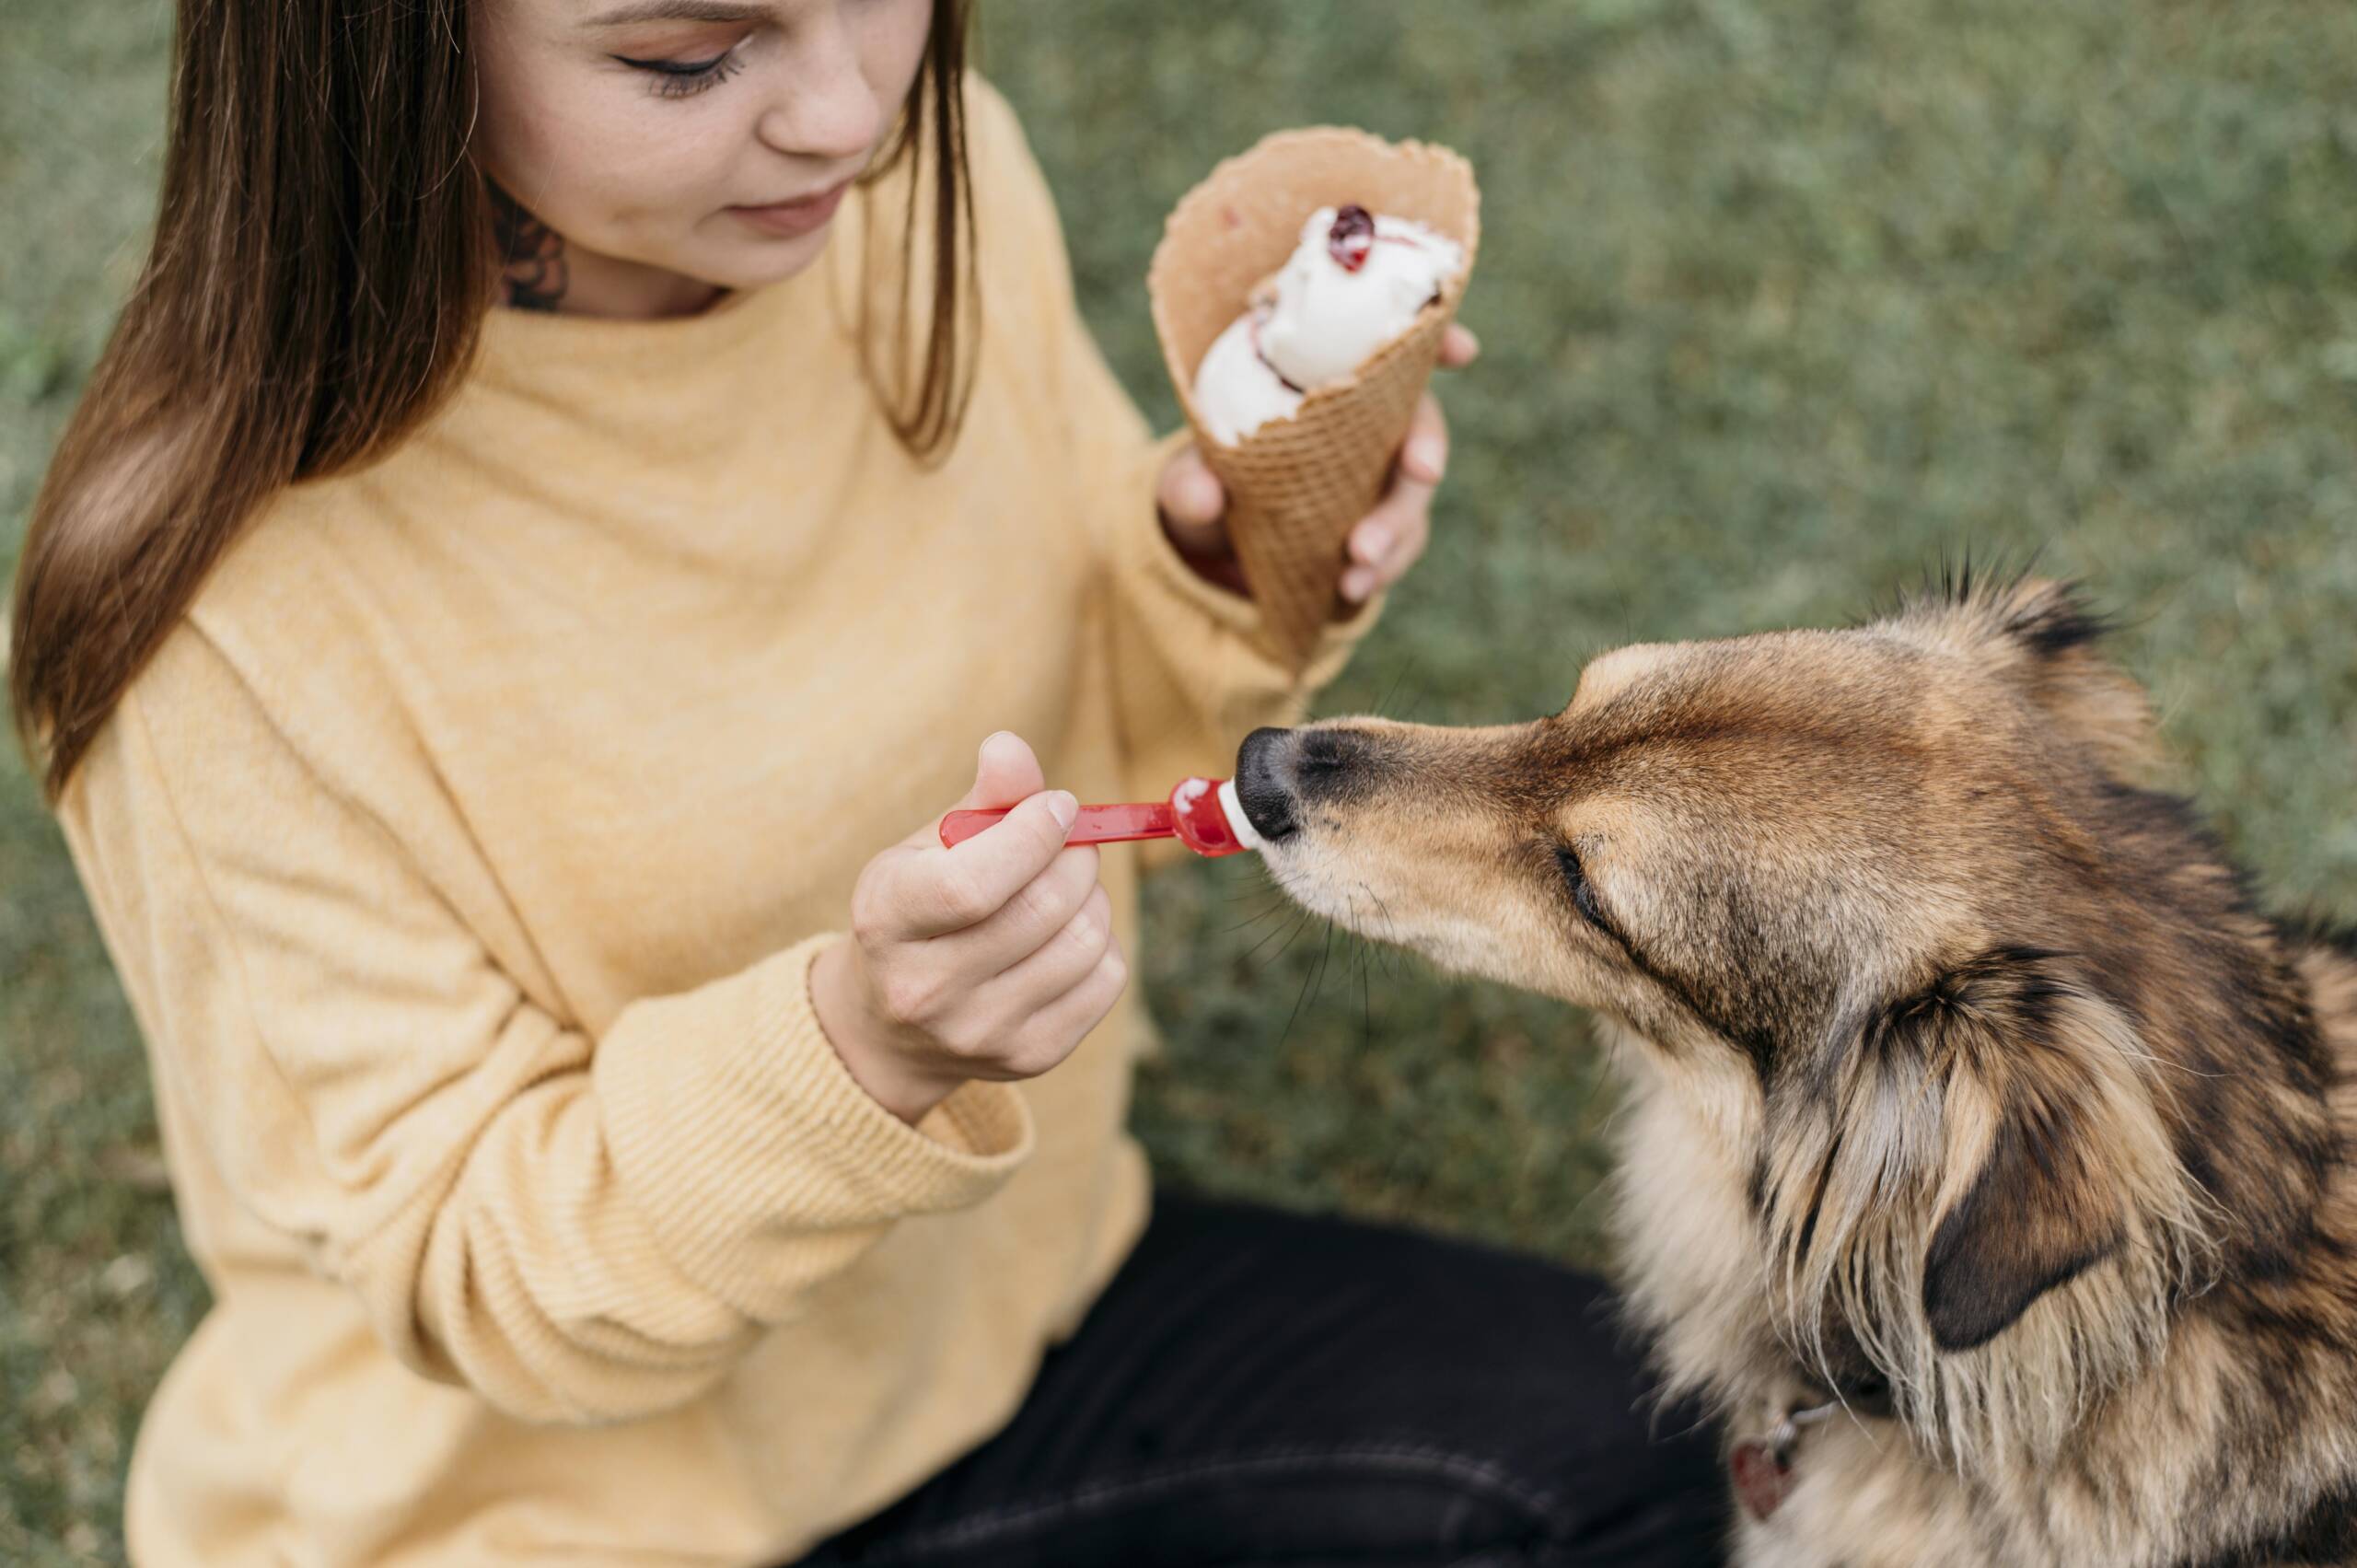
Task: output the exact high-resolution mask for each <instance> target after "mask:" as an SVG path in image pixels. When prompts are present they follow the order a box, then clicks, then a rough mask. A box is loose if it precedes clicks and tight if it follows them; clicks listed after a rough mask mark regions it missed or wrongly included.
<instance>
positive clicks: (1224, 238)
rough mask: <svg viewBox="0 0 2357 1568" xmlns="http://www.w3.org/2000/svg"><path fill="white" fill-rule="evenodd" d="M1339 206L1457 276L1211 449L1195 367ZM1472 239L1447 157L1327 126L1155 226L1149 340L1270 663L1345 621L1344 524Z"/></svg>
mask: <svg viewBox="0 0 2357 1568" xmlns="http://www.w3.org/2000/svg"><path fill="white" fill-rule="evenodd" d="M1352 202H1355V203H1358V204H1359V205H1361V206H1363V207H1365V208H1366V209H1367V210H1368V211H1370V212H1374V213H1383V214H1388V215H1393V216H1397V217H1404V218H1414V219H1416V220H1418V221H1419V222H1422V223H1424V224H1427V225H1430V226H1432V227H1433V228H1434V229H1436V230H1438V231H1439V232H1441V233H1443V234H1446V235H1447V236H1448V237H1449V238H1452V239H1455V240H1456V241H1457V243H1458V244H1459V245H1461V246H1463V247H1464V248H1465V265H1464V267H1463V268H1461V269H1460V270H1459V271H1458V273H1457V275H1456V276H1455V277H1454V278H1451V279H1450V280H1448V281H1447V282H1446V284H1445V285H1443V286H1442V291H1441V296H1440V297H1439V298H1438V299H1437V300H1435V301H1434V302H1433V303H1432V304H1431V305H1429V306H1427V307H1425V308H1424V311H1423V314H1422V315H1421V316H1419V317H1417V318H1416V321H1415V324H1414V325H1413V326H1411V328H1410V329H1409V330H1408V331H1405V332H1403V333H1401V334H1400V335H1399V337H1397V338H1395V339H1393V340H1392V341H1391V342H1390V343H1387V344H1386V345H1385V346H1384V347H1383V348H1381V349H1379V350H1377V351H1376V354H1374V355H1373V356H1372V357H1371V358H1369V359H1368V360H1367V361H1366V363H1365V364H1364V365H1362V366H1359V368H1358V370H1357V372H1356V373H1355V374H1353V375H1352V376H1350V377H1345V378H1344V379H1342V380H1341V381H1337V382H1334V383H1331V384H1329V385H1327V386H1324V387H1319V388H1318V389H1316V390H1314V391H1312V392H1310V393H1309V394H1308V395H1307V396H1306V398H1304V399H1303V400H1302V403H1301V407H1300V408H1299V410H1297V411H1296V412H1295V414H1294V416H1293V417H1292V418H1290V419H1283V420H1276V421H1272V422H1271V423H1270V424H1264V425H1262V426H1261V427H1260V429H1258V430H1256V431H1254V432H1253V433H1252V434H1251V435H1249V436H1245V437H1244V438H1243V440H1242V441H1241V442H1239V443H1237V445H1234V446H1227V445H1223V444H1222V443H1221V442H1219V441H1217V440H1215V439H1213V436H1212V435H1211V433H1210V431H1209V430H1208V429H1207V428H1206V427H1205V425H1204V424H1203V421H1202V416H1201V414H1199V413H1198V412H1196V409H1195V401H1194V384H1195V369H1196V366H1200V365H1201V364H1202V359H1203V354H1204V353H1205V351H1206V350H1208V349H1209V348H1210V347H1211V345H1212V341H1213V339H1214V338H1216V337H1218V336H1219V334H1220V333H1221V332H1222V331H1225V330H1226V328H1227V326H1228V324H1229V323H1230V322H1232V321H1234V320H1235V319H1236V318H1237V316H1238V315H1240V314H1241V313H1242V312H1243V310H1244V309H1245V307H1246V304H1247V301H1248V297H1249V296H1250V295H1251V293H1252V291H1253V289H1254V288H1255V287H1256V286H1257V285H1260V284H1261V283H1262V282H1263V281H1264V280H1266V279H1267V278H1269V277H1270V275H1271V274H1272V273H1275V272H1277V271H1278V270H1279V269H1280V268H1282V267H1283V265H1284V263H1285V261H1286V259H1287V258H1288V257H1290V256H1291V255H1292V254H1293V251H1294V247H1295V245H1296V244H1298V243H1299V242H1300V239H1301V226H1302V223H1303V221H1304V220H1305V219H1306V218H1307V217H1308V216H1309V215H1310V214H1311V213H1313V212H1315V211H1317V210H1318V208H1319V207H1326V206H1340V205H1342V204H1344V203H1352ZM1480 238H1481V195H1480V190H1479V189H1478V188H1477V187H1476V186H1475V184H1474V181H1473V169H1472V167H1471V166H1470V165H1469V164H1468V163H1467V162H1466V161H1465V160H1464V159H1463V158H1461V157H1458V156H1457V154H1455V153H1453V152H1450V151H1449V150H1448V149H1447V148H1446V147H1437V146H1428V145H1425V144H1423V143H1421V142H1400V143H1397V144H1395V143H1390V142H1386V141H1384V140H1383V139H1382V138H1380V137H1377V136H1373V135H1370V134H1367V133H1365V132H1364V131H1353V130H1346V129H1341V128H1339V127H1332V126H1318V127H1312V128H1309V129H1306V130H1298V131H1280V132H1278V133H1277V134H1274V135H1271V136H1269V137H1266V138H1265V139H1263V140H1262V141H1261V142H1260V144H1259V145H1256V146H1254V147H1253V148H1252V149H1251V150H1250V151H1248V152H1246V153H1242V154H1239V155H1238V156H1237V157H1231V158H1228V159H1227V160H1225V162H1223V163H1221V164H1220V165H1219V166H1218V167H1217V168H1214V169H1213V170H1212V171H1211V173H1210V174H1209V175H1208V176H1207V177H1205V179H1204V180H1203V181H1202V183H1201V184H1200V185H1198V186H1196V187H1195V188H1194V190H1192V191H1190V192H1188V193H1187V195H1186V196H1185V198H1184V199H1182V200H1181V201H1180V202H1179V205H1178V206H1177V207H1176V208H1174V209H1173V210H1172V211H1171V214H1170V217H1169V220H1168V221H1167V223H1166V224H1165V225H1164V226H1163V234H1162V243H1161V244H1160V245H1159V246H1158V247H1156V248H1155V253H1154V264H1153V266H1152V267H1151V268H1150V269H1149V270H1148V271H1147V273H1146V293H1147V296H1148V297H1149V300H1150V302H1151V304H1152V307H1153V311H1154V329H1155V335H1156V336H1157V337H1159V338H1160V339H1161V342H1162V354H1163V360H1164V363H1165V364H1166V366H1167V367H1168V369H1169V372H1170V378H1171V381H1172V382H1173V383H1174V384H1175V385H1176V386H1177V388H1178V390H1179V404H1180V406H1181V407H1183V408H1184V409H1185V410H1186V413H1187V423H1188V424H1190V426H1191V427H1192V428H1193V430H1194V433H1195V444H1196V446H1197V447H1198V448H1200V449H1201V451H1202V455H1203V459H1204V461H1206V462H1207V463H1209V464H1210V465H1211V468H1212V471H1213V472H1214V473H1216V474H1218V475H1219V478H1220V482H1221V483H1223V484H1224V485H1225V486H1226V488H1227V496H1228V513H1227V526H1228V532H1229V535H1230V536H1231V537H1232V538H1233V539H1234V540H1235V542H1236V552H1237V556H1238V557H1239V558H1240V560H1241V561H1242V563H1243V566H1244V575H1245V577H1246V580H1247V581H1248V583H1249V584H1250V586H1251V588H1252V596H1253V598H1255V599H1256V600H1257V601H1258V602H1259V604H1260V610H1261V615H1262V618H1263V620H1264V621H1265V622H1266V624H1267V627H1268V630H1269V634H1270V636H1271V639H1272V640H1273V641H1274V642H1275V644H1276V645H1277V647H1278V650H1279V651H1280V652H1281V653H1283V654H1284V655H1285V656H1287V657H1289V658H1291V659H1292V660H1293V661H1294V662H1295V663H1299V662H1301V661H1302V660H1304V659H1306V657H1307V656H1308V654H1309V651H1310V649H1311V648H1312V647H1313V646H1314V645H1316V643H1317V640H1318V633H1319V631H1320V630H1321V629H1322V628H1323V627H1325V625H1326V624H1327V623H1328V622H1329V621H1332V620H1334V619H1336V618H1337V617H1338V616H1340V615H1342V614H1345V613H1347V609H1348V607H1347V606H1346V604H1345V603H1344V601H1342V600H1341V598H1340V597H1339V595H1338V594H1337V591H1336V584H1337V581H1338V580H1339V579H1340V577H1341V573H1342V564H1343V549H1344V544H1345V541H1346V540H1347V539H1348V537H1349V535H1350V531H1351V526H1352V525H1353V524H1354V523H1356V522H1357V521H1358V520H1359V519H1360V518H1361V517H1365V516H1366V514H1367V513H1368V512H1369V511H1370V510H1371V509H1373V507H1374V505H1375V504H1376V500H1377V499H1378V498H1379V497H1380V496H1381V495H1382V494H1383V491H1384V488H1385V485H1386V484H1387V482H1388V480H1389V478H1390V473H1391V464H1392V461H1393V459H1394V458H1395V457H1396V456H1397V455H1398V453H1399V443H1400V442H1401V441H1402V440H1404V439H1405V438H1406V436H1407V434H1408V426H1409V424H1410V422H1411V420H1412V419H1413V418H1414V416H1415V412H1416V403H1417V401H1418V400H1419V399H1420V398H1421V397H1422V395H1423V390H1424V385H1425V383H1426V382H1427V381H1429V380H1430V379H1431V378H1432V372H1433V366H1434V364H1436V363H1437V362H1438V360H1439V358H1440V344H1441V337H1442V334H1443V333H1444V332H1445V331H1446V330H1447V327H1448V323H1449V322H1450V321H1451V320H1453V319H1455V318H1456V315H1457V302H1458V300H1460V299H1462V298H1463V297H1464V294H1465V285H1466V282H1467V280H1468V279H1469V277H1470V276H1471V274H1472V271H1473V256H1474V251H1475V250H1476V249H1477V248H1478V246H1479V245H1480Z"/></svg>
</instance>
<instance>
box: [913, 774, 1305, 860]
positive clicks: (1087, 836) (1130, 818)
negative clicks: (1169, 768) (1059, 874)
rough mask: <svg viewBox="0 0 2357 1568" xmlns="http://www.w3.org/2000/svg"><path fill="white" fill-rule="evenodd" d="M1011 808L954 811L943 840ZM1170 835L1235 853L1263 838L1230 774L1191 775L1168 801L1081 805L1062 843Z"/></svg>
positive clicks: (970, 832)
mask: <svg viewBox="0 0 2357 1568" xmlns="http://www.w3.org/2000/svg"><path fill="white" fill-rule="evenodd" d="M1013 809H1014V807H1004V806H1003V807H993V808H992V809H989V810H984V811H952V812H951V813H949V815H948V816H946V817H944V818H943V819H941V842H942V843H943V845H944V846H945V847H948V848H955V847H956V846H958V844H961V843H963V842H966V841H967V840H968V839H970V838H972V837H973V836H974V835H975V834H976V833H979V832H981V830H983V829H985V828H987V827H989V826H990V825H991V824H993V822H996V821H998V820H999V819H1001V818H1003V817H1004V816H1005V815H1006V814H1007V812H1009V811H1011V810H1013ZM1173 837H1175V838H1177V839H1178V840H1179V842H1181V843H1183V844H1185V845H1186V846H1187V847H1188V848H1189V849H1190V850H1193V851H1194V852H1195V853H1196V854H1201V855H1221V854H1241V853H1242V852H1243V851H1245V850H1257V849H1259V848H1260V845H1261V843H1262V842H1263V841H1262V840H1261V838H1260V834H1259V833H1256V832H1254V831H1253V830H1252V822H1251V819H1249V818H1248V817H1246V816H1245V815H1244V806H1243V803H1242V802H1241V801H1239V800H1237V797H1236V783H1235V781H1234V780H1233V779H1205V778H1189V779H1181V780H1179V787H1178V788H1176V789H1174V790H1172V791H1171V792H1170V798H1169V799H1168V800H1167V801H1130V802H1123V803H1120V804H1118V805H1111V806H1084V807H1081V808H1080V814H1079V815H1078V816H1076V817H1074V819H1073V824H1072V830H1071V831H1070V832H1068V833H1066V834H1065V835H1064V842H1066V843H1067V844H1114V843H1126V842H1130V841H1132V840H1135V839H1167V838H1173Z"/></svg>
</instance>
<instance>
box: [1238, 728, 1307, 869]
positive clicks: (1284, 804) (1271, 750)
mask: <svg viewBox="0 0 2357 1568" xmlns="http://www.w3.org/2000/svg"><path fill="white" fill-rule="evenodd" d="M1296 749H1298V748H1297V745H1296V743H1295V738H1294V731H1292V730H1289V729H1271V728H1262V729H1256V730H1254V731H1253V732H1252V733H1251V734H1249V735H1248V736H1246V737H1245V738H1244V744H1243V745H1242V746H1241V747H1239V748H1238V749H1237V753H1236V798H1237V802H1238V804H1240V805H1241V806H1242V807H1244V815H1245V816H1247V817H1248V818H1250V819H1251V821H1252V830H1253V831H1254V832H1256V833H1258V834H1260V836H1261V837H1262V838H1264V839H1267V840H1268V841H1269V842H1271V843H1274V842H1277V841H1278V840H1280V839H1284V838H1289V837H1291V836H1292V834H1293V831H1294V830H1295V828H1297V827H1299V826H1300V823H1299V822H1298V821H1297V820H1295V817H1294V809H1293V807H1294V795H1293V768H1294V753H1295V750H1296Z"/></svg>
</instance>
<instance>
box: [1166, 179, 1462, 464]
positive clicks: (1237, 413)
mask: <svg viewBox="0 0 2357 1568" xmlns="http://www.w3.org/2000/svg"><path fill="white" fill-rule="evenodd" d="M1464 265H1465V251H1464V248H1463V247H1461V246H1459V245H1458V244H1457V241H1456V240H1454V239H1451V238H1449V237H1448V236H1446V235H1445V234H1442V233H1440V232H1438V231H1437V230H1435V229H1434V228H1431V227H1429V226H1426V225H1424V224H1421V223H1417V222H1415V221H1413V220H1412V219H1409V218H1399V217H1392V216H1389V215H1376V214H1373V213H1370V212H1368V211H1367V210H1366V209H1365V208H1364V207H1362V206H1356V205H1349V206H1341V207H1320V208H1318V210H1317V211H1316V212H1314V213H1312V214H1310V215H1309V218H1308V221H1307V222H1306V223H1305V224H1303V226H1302V230H1301V242H1300V243H1299V244H1298V245H1297V246H1295V249H1294V252H1293V255H1292V257H1291V259H1290V260H1288V261H1286V262H1285V264H1284V266H1283V269H1282V270H1281V271H1280V272H1279V273H1277V275H1276V279H1275V283H1274V286H1273V288H1272V289H1271V290H1269V291H1267V292H1266V293H1265V294H1264V295H1263V296H1262V297H1260V298H1258V299H1256V300H1255V301H1254V302H1253V304H1252V307H1251V308H1249V309H1248V310H1246V311H1245V312H1244V314H1243V315H1241V316H1238V317H1237V319H1236V320H1235V321H1234V322H1233V323H1231V324H1230V325H1229V327H1228V329H1227V330H1226V331H1224V332H1222V333H1221V334H1220V335H1219V337H1218V338H1217V339H1215V340H1213V343H1212V346H1211V348H1210V349H1209V350H1208V351H1207V352H1206V353H1205V354H1204V355H1203V359H1202V366H1200V367H1199V368H1198V369H1197V371H1196V373H1195V386H1194V400H1195V409H1196V412H1197V413H1198V414H1199V415H1200V416H1201V417H1202V421H1203V423H1204V424H1205V425H1206V426H1207V427H1209V429H1210V431H1211V434H1212V436H1213V438H1214V439H1216V440H1218V441H1220V442H1222V443H1224V444H1226V445H1230V446H1233V445H1234V444H1236V443H1237V442H1238V441H1240V440H1242V439H1243V438H1244V437H1245V436H1249V435H1251V434H1252V433H1253V432H1254V431H1256V430H1258V429H1260V427H1261V426H1262V425H1263V424H1269V423H1270V422H1271V421H1273V420H1279V419H1286V418H1290V417H1291V416H1292V414H1293V413H1294V411H1295V410H1296V409H1298V408H1299V407H1300V406H1301V401H1302V399H1303V398H1304V397H1306V395H1307V394H1308V393H1310V392H1311V391H1314V390H1316V389H1318V388H1319V387H1322V386H1326V385H1328V384H1329V383H1331V382H1334V381H1339V380H1341V379H1342V378H1343V377H1347V376H1349V375H1351V374H1352V373H1353V371H1355V370H1357V369H1358V367H1359V366H1362V365H1364V363H1366V361H1367V360H1368V359H1369V358H1370V357H1372V356H1373V355H1374V354H1376V352H1377V351H1378V350H1380V349H1381V348H1382V347H1383V346H1384V345H1385V344H1386V343H1390V342H1391V341H1392V340H1393V339H1395V338H1397V337H1399V335H1400V334H1401V333H1402V332H1405V331H1407V330H1408V329H1409V328H1410V327H1411V326H1413V325H1414V324H1415V320H1416V318H1417V317H1418V315H1420V314H1421V313H1422V311H1423V309H1424V308H1425V307H1427V306H1429V305H1431V304H1432V303H1433V302H1434V300H1436V299H1438V298H1439V297H1440V295H1441V289H1442V286H1443V285H1445V284H1446V282H1447V281H1448V280H1449V279H1450V278H1452V277H1454V276H1455V275H1456V274H1457V272H1458V271H1459V270H1461V269H1462V268H1463V267H1464Z"/></svg>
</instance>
